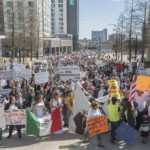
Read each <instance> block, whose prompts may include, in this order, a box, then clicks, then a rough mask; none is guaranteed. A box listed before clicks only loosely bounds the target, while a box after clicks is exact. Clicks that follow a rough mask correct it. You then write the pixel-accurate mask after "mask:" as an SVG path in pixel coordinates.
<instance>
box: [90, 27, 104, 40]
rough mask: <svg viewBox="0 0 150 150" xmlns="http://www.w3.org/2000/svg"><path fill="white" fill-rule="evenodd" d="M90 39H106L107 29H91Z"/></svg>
mask: <svg viewBox="0 0 150 150" xmlns="http://www.w3.org/2000/svg"><path fill="white" fill-rule="evenodd" d="M92 40H93V41H99V40H100V41H101V42H106V41H107V29H103V30H102V31H92Z"/></svg>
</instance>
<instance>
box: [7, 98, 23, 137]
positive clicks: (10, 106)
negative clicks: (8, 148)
mask: <svg viewBox="0 0 150 150" xmlns="http://www.w3.org/2000/svg"><path fill="white" fill-rule="evenodd" d="M18 109H22V107H21V106H20V105H19V104H17V103H16V98H15V97H14V96H11V97H10V102H9V103H8V104H6V106H5V110H18ZM13 128H14V125H9V136H8V137H7V138H8V139H9V138H11V136H12V131H13ZM16 128H17V131H18V138H21V125H16Z"/></svg>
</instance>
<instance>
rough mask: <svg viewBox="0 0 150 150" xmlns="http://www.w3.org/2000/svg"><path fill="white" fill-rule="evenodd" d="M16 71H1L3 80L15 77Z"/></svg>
mask: <svg viewBox="0 0 150 150" xmlns="http://www.w3.org/2000/svg"><path fill="white" fill-rule="evenodd" d="M15 76H16V75H15V71H14V70H7V71H3V72H2V73H1V78H2V80H10V79H14V78H15Z"/></svg>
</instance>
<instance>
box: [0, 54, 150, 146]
mask: <svg viewBox="0 0 150 150" xmlns="http://www.w3.org/2000/svg"><path fill="white" fill-rule="evenodd" d="M50 60H51V61H50V62H51V63H50V64H46V65H44V66H29V65H27V66H26V68H31V69H32V71H33V73H32V76H31V78H30V79H29V80H28V81H27V80H25V79H24V80H23V81H15V80H13V79H11V80H7V81H6V84H5V85H3V84H1V88H3V89H12V91H11V92H10V93H9V94H5V95H1V97H0V102H1V103H0V106H1V107H4V109H5V110H11V109H29V108H30V110H32V112H33V113H34V114H35V115H36V116H37V117H41V116H42V115H43V114H45V113H47V112H52V111H54V110H55V109H56V108H58V107H60V108H61V111H62V116H61V118H62V122H63V126H64V127H68V125H69V119H70V116H71V114H72V113H73V112H72V109H73V103H74V97H75V90H76V86H77V84H81V85H82V87H83V88H84V89H85V90H86V91H87V92H88V93H89V94H90V95H91V96H93V97H94V98H100V97H103V96H105V95H108V94H109V85H108V81H109V80H111V79H113V80H116V81H117V82H118V85H119V87H120V95H121V99H117V98H116V97H113V98H112V103H111V104H109V106H108V110H109V121H110V123H111V139H110V141H111V142H112V143H114V142H115V140H116V138H115V132H114V131H115V130H116V128H117V127H118V126H119V124H120V122H121V121H122V120H123V121H125V122H126V125H130V126H131V127H133V128H135V129H136V130H137V131H138V132H141V136H142V137H143V143H146V140H147V137H148V136H149V131H150V129H149V119H150V95H149V91H136V95H135V99H134V102H133V105H134V107H132V105H131V104H130V102H128V99H129V93H130V87H131V83H132V78H133V75H134V74H135V70H133V72H129V67H128V64H127V63H125V62H119V61H118V62H116V61H114V60H113V59H112V58H111V57H110V56H108V57H104V58H98V57H97V55H96V54H95V53H93V52H84V53H74V54H71V55H67V56H55V57H52V58H51V59H50ZM100 62H101V63H100ZM101 64H103V65H101ZM118 64H119V65H120V64H121V65H123V70H122V71H117V70H116V66H117V65H118ZM74 65H77V66H79V67H80V71H81V80H79V81H74V80H72V79H68V80H66V81H62V80H61V77H60V74H59V69H58V68H59V66H74ZM0 69H1V71H3V70H6V69H7V68H6V67H1V68H0ZM45 71H48V72H49V82H47V83H44V84H41V85H36V84H35V76H34V73H39V72H45ZM1 82H2V80H1ZM114 107H116V108H117V109H115V110H114V109H113V108H114ZM116 113H117V118H116V119H114V117H116V116H114V115H115V114H116ZM96 116H101V113H100V112H99V109H98V105H97V103H96V102H93V103H92V104H91V108H90V110H89V114H88V117H87V120H89V119H91V118H93V117H96ZM21 128H23V126H20V125H16V126H13V125H10V126H9V129H8V126H6V129H5V130H4V131H5V132H7V130H9V135H8V138H11V136H12V132H13V131H14V130H16V129H17V132H18V138H22V136H21ZM60 133H63V129H62V131H60V132H59V133H58V134H60ZM56 134H57V133H56ZM87 137H88V131H85V133H84V142H85V141H86V138H87ZM97 138H98V145H99V146H101V147H104V145H103V144H102V142H101V135H100V134H99V135H97ZM1 141H2V129H0V142H1ZM0 145H2V142H1V143H0Z"/></svg>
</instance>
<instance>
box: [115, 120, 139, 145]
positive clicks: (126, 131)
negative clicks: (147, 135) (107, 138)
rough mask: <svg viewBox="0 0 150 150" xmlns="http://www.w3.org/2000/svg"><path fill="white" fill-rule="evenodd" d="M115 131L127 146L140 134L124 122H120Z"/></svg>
mask: <svg viewBox="0 0 150 150" xmlns="http://www.w3.org/2000/svg"><path fill="white" fill-rule="evenodd" d="M115 132H116V134H117V135H118V136H119V137H120V138H121V139H122V140H123V141H125V142H126V143H127V144H128V145H129V146H132V145H133V144H134V142H135V141H136V139H137V138H138V137H139V136H140V134H139V133H138V132H137V131H136V130H135V129H133V128H132V127H131V126H127V125H126V123H125V122H122V123H121V124H120V126H119V127H118V128H117V129H116V131H115Z"/></svg>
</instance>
